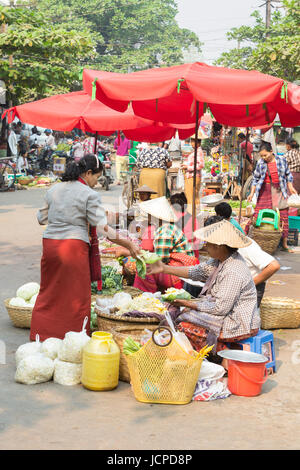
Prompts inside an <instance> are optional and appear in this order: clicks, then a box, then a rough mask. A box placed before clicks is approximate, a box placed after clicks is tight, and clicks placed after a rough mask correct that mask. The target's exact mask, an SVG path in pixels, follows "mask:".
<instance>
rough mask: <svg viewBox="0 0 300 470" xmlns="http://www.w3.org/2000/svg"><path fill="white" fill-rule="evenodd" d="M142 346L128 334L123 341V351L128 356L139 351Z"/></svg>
mask: <svg viewBox="0 0 300 470" xmlns="http://www.w3.org/2000/svg"><path fill="white" fill-rule="evenodd" d="M141 347H142V346H141V344H140V343H137V342H136V341H134V340H133V339H132V338H131V337H130V336H128V337H127V338H126V339H125V341H124V343H123V353H124V354H126V355H127V356H128V355H130V354H134V353H135V352H137V351H139V350H140V349H141Z"/></svg>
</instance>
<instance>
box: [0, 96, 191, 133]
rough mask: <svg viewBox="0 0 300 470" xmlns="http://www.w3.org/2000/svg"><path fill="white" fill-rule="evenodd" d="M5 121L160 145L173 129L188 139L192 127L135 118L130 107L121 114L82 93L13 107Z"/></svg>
mask: <svg viewBox="0 0 300 470" xmlns="http://www.w3.org/2000/svg"><path fill="white" fill-rule="evenodd" d="M5 116H7V119H8V122H9V123H10V122H12V121H13V120H14V118H15V117H17V118H19V119H20V120H21V121H22V122H25V123H27V124H34V125H37V126H40V127H46V128H50V129H54V130H57V131H71V130H72V129H74V128H78V129H81V130H83V131H85V132H93V133H95V132H98V133H99V134H101V135H111V134H112V133H113V132H115V131H116V130H122V131H123V132H124V134H125V135H126V137H127V138H129V139H132V140H139V141H144V142H161V141H164V140H169V139H171V138H172V137H173V136H174V135H175V133H176V130H178V132H179V137H180V138H182V139H184V138H187V137H189V136H191V135H192V134H193V133H194V132H195V129H194V126H193V125H191V124H188V125H181V126H179V127H180V129H178V126H176V125H168V124H162V123H157V122H154V121H153V120H150V119H144V118H141V117H139V116H136V115H135V114H134V112H133V110H132V108H131V107H127V110H126V111H125V112H124V113H120V112H118V111H115V110H113V109H111V108H109V107H107V106H105V105H104V104H103V103H100V101H98V100H92V99H91V97H90V96H89V95H88V94H87V93H85V92H84V91H77V92H73V93H67V94H63V95H55V96H51V97H49V98H44V99H43V100H38V101H33V102H31V103H26V104H22V105H19V106H14V107H13V108H10V109H8V110H6V111H5V112H4V114H3V116H2V118H4V117H5Z"/></svg>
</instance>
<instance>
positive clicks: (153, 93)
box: [83, 62, 300, 127]
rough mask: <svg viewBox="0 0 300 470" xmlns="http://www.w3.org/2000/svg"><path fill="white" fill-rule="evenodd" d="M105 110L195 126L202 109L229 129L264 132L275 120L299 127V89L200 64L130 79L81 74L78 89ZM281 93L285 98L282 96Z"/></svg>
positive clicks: (100, 73) (135, 74)
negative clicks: (130, 111) (129, 110)
mask: <svg viewBox="0 0 300 470" xmlns="http://www.w3.org/2000/svg"><path fill="white" fill-rule="evenodd" d="M95 78H98V80H97V81H96V98H97V99H98V100H99V101H101V102H102V103H105V104H106V105H107V106H110V107H111V108H113V109H115V110H118V111H121V112H122V111H125V110H126V109H127V108H128V105H129V103H130V102H131V103H132V109H133V111H134V113H135V114H136V115H138V116H142V117H144V118H146V119H153V120H156V121H160V122H165V123H170V122H172V123H178V124H187V123H194V122H195V116H196V102H198V103H199V111H200V112H201V114H202V112H205V111H206V105H205V103H206V104H209V108H210V110H211V112H212V114H213V115H214V117H215V119H216V121H217V122H221V123H222V124H224V125H229V126H234V127H252V126H264V125H268V124H269V123H271V122H272V121H274V119H275V116H276V114H277V113H278V114H279V116H280V122H281V124H282V126H284V127H294V126H297V125H298V124H299V122H300V105H299V87H298V86H297V85H295V84H292V83H287V84H286V85H287V86H286V87H285V82H284V80H283V79H280V78H277V77H273V76H271V75H266V74H262V73H260V72H257V71H254V70H251V71H250V70H241V69H239V70H238V69H229V68H225V67H216V66H211V65H207V64H204V63H200V62H195V63H193V64H182V65H176V66H173V67H161V68H153V69H148V70H142V71H138V72H133V73H127V74H126V73H115V72H103V71H99V70H91V69H85V70H84V71H83V88H84V90H85V91H86V92H87V93H88V94H89V95H92V82H93V81H94V79H95ZM282 92H284V93H283V94H282Z"/></svg>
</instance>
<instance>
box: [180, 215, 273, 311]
mask: <svg viewBox="0 0 300 470" xmlns="http://www.w3.org/2000/svg"><path fill="white" fill-rule="evenodd" d="M222 219H223V217H220V216H218V215H216V216H212V217H209V219H207V220H206V222H205V225H210V224H213V223H217V222H220V220H222ZM249 240H251V242H252V243H251V245H249V246H247V247H246V248H239V250H238V252H239V254H240V255H241V256H242V257H243V258H244V260H245V261H246V264H247V266H248V268H249V270H250V272H251V275H252V278H253V281H254V284H255V287H256V291H257V306H258V307H259V306H260V304H261V301H262V298H263V295H264V292H265V287H266V281H267V280H268V279H269V278H270V277H271V276H273V274H275V273H276V272H277V271H278V270H279V269H280V264H279V263H278V261H277V260H276V259H275V258H274V257H273V256H271V255H269V254H268V253H266V252H265V251H263V250H262V249H261V247H260V246H259V245H258V244H257V243H256V242H255V241H254V240H252V239H251V238H249ZM206 261H207V259H206ZM185 281H186V280H185ZM189 282H190V280H189ZM202 284H203V283H193V284H192V286H193V287H192V288H191V287H189V286H187V285H186V284H185V287H184V288H185V290H187V291H188V292H190V293H191V294H192V295H193V296H194V297H197V295H199V293H200V292H201V287H200V286H201V285H202Z"/></svg>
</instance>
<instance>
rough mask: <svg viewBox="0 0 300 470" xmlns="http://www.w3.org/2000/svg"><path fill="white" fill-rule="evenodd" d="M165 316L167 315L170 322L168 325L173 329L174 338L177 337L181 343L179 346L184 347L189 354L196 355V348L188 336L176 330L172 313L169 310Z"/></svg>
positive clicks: (177, 340) (176, 339)
mask: <svg viewBox="0 0 300 470" xmlns="http://www.w3.org/2000/svg"><path fill="white" fill-rule="evenodd" d="M165 317H166V320H167V322H168V325H169V327H170V328H171V331H172V334H173V338H174V339H175V341H176V342H177V343H178V344H179V346H181V347H182V349H183V350H184V351H185V352H186V353H187V354H192V355H194V348H193V346H192V345H191V343H190V341H189V339H188V337H187V336H186V335H185V334H184V333H182V332H180V331H176V330H175V327H174V323H173V321H172V318H171V315H170V313H169V312H166V313H165Z"/></svg>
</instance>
